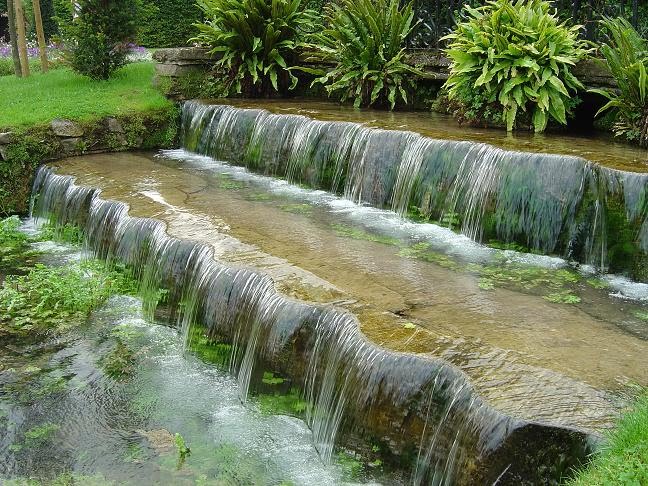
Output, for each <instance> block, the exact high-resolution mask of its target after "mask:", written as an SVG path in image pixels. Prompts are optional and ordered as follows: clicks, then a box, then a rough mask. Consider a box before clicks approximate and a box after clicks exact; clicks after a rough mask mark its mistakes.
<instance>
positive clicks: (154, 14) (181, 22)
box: [137, 0, 203, 47]
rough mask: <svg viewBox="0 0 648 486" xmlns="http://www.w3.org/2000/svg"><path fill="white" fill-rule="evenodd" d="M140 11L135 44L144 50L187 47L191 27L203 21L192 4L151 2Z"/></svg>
mask: <svg viewBox="0 0 648 486" xmlns="http://www.w3.org/2000/svg"><path fill="white" fill-rule="evenodd" d="M143 10H144V11H143V14H142V20H141V21H140V29H139V33H138V34H137V43H138V44H140V45H143V46H146V47H179V46H186V45H188V44H189V38H190V37H191V36H193V34H194V30H195V29H194V26H193V24H194V23H196V22H200V21H202V20H203V18H202V11H201V10H200V8H198V6H197V5H196V3H195V2H194V1H193V0H150V1H147V2H144V8H143Z"/></svg>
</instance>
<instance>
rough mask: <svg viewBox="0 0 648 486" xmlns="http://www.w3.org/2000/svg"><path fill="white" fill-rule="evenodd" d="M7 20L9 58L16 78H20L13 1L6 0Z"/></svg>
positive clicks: (20, 71)
mask: <svg viewBox="0 0 648 486" xmlns="http://www.w3.org/2000/svg"><path fill="white" fill-rule="evenodd" d="M7 18H8V19H9V41H10V43H11V57H12V58H13V65H14V72H15V73H16V76H18V77H20V76H22V70H21V68H20V54H18V34H17V33H16V19H15V11H14V0H7Z"/></svg>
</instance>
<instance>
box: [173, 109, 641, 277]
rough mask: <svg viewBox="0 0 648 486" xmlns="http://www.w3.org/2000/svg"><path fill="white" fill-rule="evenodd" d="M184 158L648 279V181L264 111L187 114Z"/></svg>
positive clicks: (572, 162) (561, 160) (552, 158)
mask: <svg viewBox="0 0 648 486" xmlns="http://www.w3.org/2000/svg"><path fill="white" fill-rule="evenodd" d="M182 120H183V121H182V126H183V129H182V141H183V145H184V147H185V148H186V149H187V150H190V151H193V152H197V153H200V154H203V155H208V156H211V157H213V158H216V159H219V160H224V161H228V162H230V163H233V164H238V165H244V166H246V167H248V168H249V169H251V170H255V171H257V172H262V173H264V174H268V175H274V176H279V177H285V178H287V179H288V180H289V181H290V182H293V183H301V184H307V185H310V186H312V187H315V188H319V189H325V190H330V191H333V192H335V193H338V194H342V195H344V196H345V197H347V198H348V199H351V200H353V201H355V202H360V203H365V204H371V205H374V206H377V207H387V208H391V209H393V210H394V211H396V212H398V213H399V214H401V215H407V214H408V213H410V212H414V213H415V214H416V215H417V216H423V217H425V218H428V219H430V220H433V221H439V222H441V223H443V224H445V225H448V226H451V227H453V228H456V229H459V230H461V231H462V232H463V233H464V234H466V235H467V236H469V237H471V238H473V239H475V240H477V241H480V242H489V241H493V240H496V241H497V242H498V243H500V244H501V243H517V244H520V245H523V246H524V247H526V248H528V249H529V250H530V251H537V252H542V253H546V254H559V255H561V256H564V257H567V258H570V259H575V260H577V261H580V262H582V263H586V264H590V265H594V266H595V267H597V268H599V269H600V270H601V271H607V270H610V271H614V272H625V273H627V274H630V275H632V276H633V277H634V278H636V279H639V280H645V279H646V277H647V272H648V265H647V264H646V263H647V262H646V257H647V254H648V198H646V187H647V185H648V175H647V174H639V173H629V172H623V171H618V170H614V169H609V168H606V167H602V166H600V165H597V164H593V163H591V162H588V161H586V160H584V159H581V158H579V157H573V156H562V155H548V154H538V153H526V152H514V151H507V150H503V149H499V148H496V147H493V146H491V145H487V144H481V143H474V142H457V141H447V140H434V139H429V138H425V137H422V136H420V135H418V134H416V133H412V132H401V131H393V130H379V129H374V128H368V127H365V126H362V125H359V124H356V123H350V122H329V121H318V120H312V119H310V118H307V117H304V116H301V115H277V114H271V113H270V112H268V111H265V110H260V109H240V108H235V107H232V106H227V105H205V104H202V103H200V102H196V101H189V102H186V103H185V104H184V105H183V114H182Z"/></svg>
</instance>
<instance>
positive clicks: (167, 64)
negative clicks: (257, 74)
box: [153, 47, 616, 88]
mask: <svg viewBox="0 0 648 486" xmlns="http://www.w3.org/2000/svg"><path fill="white" fill-rule="evenodd" d="M302 57H304V58H305V57H308V56H307V54H304V55H303V56H302ZM406 57H407V59H408V60H409V61H410V62H412V63H414V64H416V65H418V66H420V67H421V68H422V70H423V71H424V72H425V73H426V78H427V79H431V80H437V81H444V80H446V79H448V74H449V73H448V70H449V68H450V60H449V59H448V58H447V57H446V56H445V55H444V54H443V51H441V50H439V49H410V50H408V51H407V54H406ZM218 58H219V56H218V55H216V54H210V53H209V51H208V49H206V48H203V47H178V48H171V49H159V50H157V51H156V52H155V53H154V54H153V59H154V60H155V61H157V62H158V64H157V65H156V70H157V73H158V76H162V77H170V78H173V77H180V76H183V75H184V74H187V73H189V72H196V71H201V70H203V71H204V70H207V69H209V66H210V65H211V64H213V63H214V62H215V61H216V60H218ZM304 60H306V59H304ZM307 62H308V63H310V64H319V65H322V66H324V65H325V64H323V63H314V62H313V60H312V59H310V58H309V59H307ZM574 74H575V75H576V76H577V77H579V78H580V79H581V81H582V82H583V84H584V85H585V86H587V87H604V88H616V81H615V80H614V78H613V77H612V74H611V73H610V70H609V69H608V68H607V66H606V64H605V61H604V60H603V59H585V60H583V61H581V62H579V63H578V64H577V65H576V66H575V67H574Z"/></svg>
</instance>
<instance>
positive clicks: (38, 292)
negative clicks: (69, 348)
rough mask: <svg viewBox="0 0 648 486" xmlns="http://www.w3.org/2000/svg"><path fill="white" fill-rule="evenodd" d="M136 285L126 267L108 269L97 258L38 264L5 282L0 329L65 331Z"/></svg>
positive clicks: (1, 293) (13, 331) (16, 332)
mask: <svg viewBox="0 0 648 486" xmlns="http://www.w3.org/2000/svg"><path fill="white" fill-rule="evenodd" d="M136 288H137V284H136V282H135V281H134V280H133V279H132V278H131V277H130V276H129V275H128V274H127V272H125V271H124V270H123V269H119V268H115V269H109V268H108V267H106V265H104V264H103V263H101V262H99V261H97V260H91V261H86V262H82V263H78V264H74V265H67V266H65V267H48V266H45V265H41V264H37V265H36V266H35V267H34V268H33V269H31V270H30V272H29V273H28V274H27V275H22V276H13V275H11V276H8V277H7V278H6V280H5V281H4V282H3V284H2V288H0V316H1V317H0V331H4V332H6V333H8V334H10V335H21V334H25V333H30V332H37V333H46V332H63V331H65V330H69V329H71V328H73V327H76V326H79V325H80V324H83V323H84V322H85V320H86V318H87V316H88V315H89V314H90V312H91V311H92V310H93V309H96V308H97V307H98V306H99V305H101V304H103V303H104V302H105V301H106V300H107V299H108V298H109V297H110V296H111V295H115V294H119V293H122V294H124V293H134V289H136Z"/></svg>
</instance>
